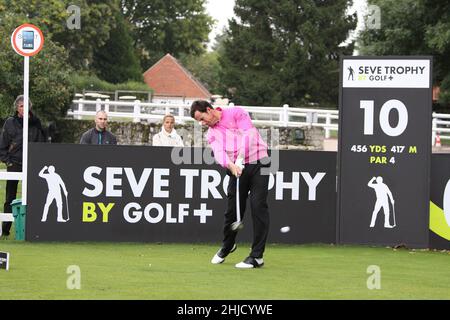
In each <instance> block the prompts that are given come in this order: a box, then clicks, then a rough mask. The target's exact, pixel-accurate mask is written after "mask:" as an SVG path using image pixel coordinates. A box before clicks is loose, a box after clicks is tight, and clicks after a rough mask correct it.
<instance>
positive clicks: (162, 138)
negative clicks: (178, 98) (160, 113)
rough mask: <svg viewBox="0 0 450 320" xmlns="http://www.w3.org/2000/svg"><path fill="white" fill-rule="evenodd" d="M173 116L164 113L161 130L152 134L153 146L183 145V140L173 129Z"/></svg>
mask: <svg viewBox="0 0 450 320" xmlns="http://www.w3.org/2000/svg"><path fill="white" fill-rule="evenodd" d="M174 127H175V117H174V116H173V115H171V114H166V115H165V116H164V118H163V121H162V127H161V131H160V132H158V133H157V134H155V135H154V136H153V145H154V146H165V147H183V146H184V144H183V140H182V139H181V137H180V136H179V135H178V134H177V132H176V130H175V128H174Z"/></svg>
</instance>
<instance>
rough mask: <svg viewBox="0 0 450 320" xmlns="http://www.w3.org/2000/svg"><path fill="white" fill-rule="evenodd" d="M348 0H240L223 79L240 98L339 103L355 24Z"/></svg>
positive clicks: (246, 100) (261, 101)
mask: <svg viewBox="0 0 450 320" xmlns="http://www.w3.org/2000/svg"><path fill="white" fill-rule="evenodd" d="M350 4H351V1H347V0H333V1H331V0H330V1H319V0H283V1H276V2H274V1H271V0H236V5H235V9H234V11H235V13H236V16H237V17H238V18H239V19H232V20H231V21H230V25H229V31H228V38H227V39H226V40H225V43H224V54H223V55H222V56H221V58H220V59H219V60H220V63H221V65H222V70H223V82H224V84H225V85H226V87H227V91H228V94H229V96H230V97H231V98H232V99H233V100H234V102H236V103H240V104H251V105H255V104H258V105H280V104H283V103H288V104H290V105H302V104H305V103H311V102H314V103H319V104H320V105H322V106H326V107H330V106H331V107H336V105H337V102H338V87H339V66H338V59H339V56H340V55H342V54H351V53H352V51H353V43H349V44H347V45H344V44H343V42H344V41H345V40H346V38H347V36H348V33H349V31H350V30H352V29H354V28H355V27H356V15H352V16H349V15H347V14H346V12H345V10H346V8H347V7H348V6H349V5H350Z"/></svg>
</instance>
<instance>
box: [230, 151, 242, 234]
mask: <svg viewBox="0 0 450 320" xmlns="http://www.w3.org/2000/svg"><path fill="white" fill-rule="evenodd" d="M236 165H237V166H238V167H239V168H240V169H241V170H244V164H243V159H240V158H238V159H237V160H236ZM239 198H240V194H239V177H237V179H236V221H235V222H233V223H232V224H231V230H233V231H237V230H240V229H242V228H243V227H244V224H243V223H242V221H241V206H240V201H239Z"/></svg>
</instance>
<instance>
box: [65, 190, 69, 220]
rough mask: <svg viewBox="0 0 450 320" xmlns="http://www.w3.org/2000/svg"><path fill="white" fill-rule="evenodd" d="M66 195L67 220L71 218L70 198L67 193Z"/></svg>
mask: <svg viewBox="0 0 450 320" xmlns="http://www.w3.org/2000/svg"><path fill="white" fill-rule="evenodd" d="M65 196H66V209H67V219H66V221H69V220H70V216H69V199H68V198H67V195H65Z"/></svg>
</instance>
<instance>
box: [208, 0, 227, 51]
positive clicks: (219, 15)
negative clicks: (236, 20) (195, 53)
mask: <svg viewBox="0 0 450 320" xmlns="http://www.w3.org/2000/svg"><path fill="white" fill-rule="evenodd" d="M233 7H234V0H207V1H206V11H207V12H208V14H209V15H210V16H211V17H213V19H215V20H217V21H216V24H215V25H214V28H213V30H212V31H211V33H210V34H209V45H208V48H209V49H210V48H211V46H212V45H214V39H215V38H216V35H218V34H220V33H222V30H223V27H225V26H227V25H228V19H230V18H231V17H233V16H234V12H233Z"/></svg>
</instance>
